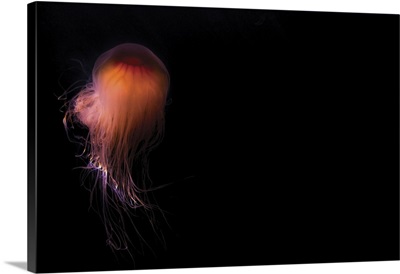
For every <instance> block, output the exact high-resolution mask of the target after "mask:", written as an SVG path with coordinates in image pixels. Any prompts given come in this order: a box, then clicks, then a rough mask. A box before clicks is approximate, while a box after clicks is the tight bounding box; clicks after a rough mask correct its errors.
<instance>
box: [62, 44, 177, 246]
mask: <svg viewBox="0 0 400 274" xmlns="http://www.w3.org/2000/svg"><path fill="white" fill-rule="evenodd" d="M168 89H169V74H168V71H167V69H166V67H165V65H164V64H163V62H162V61H161V60H160V59H159V58H158V57H157V56H156V55H155V54H154V53H153V52H152V51H150V50H149V49H148V48H146V47H144V46H142V45H139V44H132V43H126V44H121V45H118V46H116V47H114V48H112V49H110V50H108V51H106V52H105V53H103V54H102V55H100V56H99V57H98V59H97V60H96V62H95V65H94V68H93V71H92V82H91V83H90V84H88V85H87V86H86V87H85V88H84V89H82V90H81V91H80V92H79V93H78V94H77V95H76V96H75V97H74V98H73V99H72V100H71V102H70V104H69V109H68V110H67V113H66V117H68V119H69V120H70V121H72V123H78V124H82V125H84V126H85V127H86V128H87V129H88V138H87V140H86V143H87V148H86V149H85V151H87V152H86V155H85V156H86V157H87V159H88V167H87V168H88V169H90V170H92V171H94V172H95V173H96V176H97V177H96V181H97V182H96V183H99V184H98V185H99V186H100V190H101V192H102V194H103V195H102V196H103V204H105V205H107V204H112V207H113V208H114V209H115V208H116V209H117V210H118V211H119V209H118V208H120V211H121V212H122V211H126V208H138V207H144V208H146V209H149V208H150V207H151V206H150V205H149V204H148V203H147V202H146V191H147V190H146V184H148V182H149V181H150V180H149V178H148V177H149V176H148V167H147V158H148V154H149V152H150V151H151V150H152V149H153V148H154V147H155V146H156V145H157V144H159V142H160V141H161V138H162V136H163V131H164V108H165V102H166V98H167V93H168ZM107 212H108V211H107V210H105V211H104V212H103V214H104V219H107V218H108V217H109V216H107ZM110 215H113V217H112V218H115V214H110ZM112 222H113V221H110V222H107V220H105V224H106V230H107V233H110V234H112V232H114V233H115V231H120V232H121V233H120V234H121V235H116V236H114V238H118V242H120V243H121V239H122V240H123V239H124V237H125V236H123V227H122V228H120V230H118V229H115V228H114V227H112ZM115 223H121V221H120V220H115ZM109 237H113V235H109ZM122 242H123V241H122Z"/></svg>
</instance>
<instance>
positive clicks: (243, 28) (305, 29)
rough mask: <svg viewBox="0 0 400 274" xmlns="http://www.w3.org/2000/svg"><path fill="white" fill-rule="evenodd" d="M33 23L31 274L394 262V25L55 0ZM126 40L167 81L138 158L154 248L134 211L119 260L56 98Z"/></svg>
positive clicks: (371, 17) (367, 19) (390, 18)
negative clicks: (149, 196)
mask: <svg viewBox="0 0 400 274" xmlns="http://www.w3.org/2000/svg"><path fill="white" fill-rule="evenodd" d="M37 16H38V17H37V24H38V28H37V39H38V40H37V41H38V54H37V60H38V69H37V73H38V74H37V81H38V102H37V107H38V119H37V128H38V188H37V199H38V209H37V210H38V213H37V233H38V234H37V239H38V245H37V256H38V257H37V263H38V264H37V266H38V271H39V272H57V271H62V272H65V271H94V270H114V269H115V270H116V269H133V268H138V269H143V268H178V267H212V266H237V265H259V264H263V265H265V264H288V263H289V264H290V263H323V262H347V261H349V262H350V261H370V260H374V261H376V260H398V259H399V118H398V117H399V107H398V106H399V53H398V51H399V17H398V16H396V15H376V14H350V13H347V14H346V13H319V12H291V11H263V10H244V9H243V10H242V9H207V8H174V7H146V6H125V5H93V4H60V3H38V4H37ZM30 23H32V22H30ZM126 42H130V43H139V44H142V45H145V46H146V47H148V48H150V49H151V50H152V51H153V52H154V53H155V54H156V55H157V56H158V57H159V58H160V59H161V60H162V61H163V62H164V64H165V65H166V67H167V69H168V70H169V73H170V77H171V85H170V93H169V100H168V105H167V106H166V132H165V138H164V140H163V143H162V144H161V145H160V146H159V147H158V148H157V149H156V150H155V151H154V152H153V153H152V154H151V155H150V172H151V178H152V179H153V181H154V182H155V184H156V185H164V184H170V185H169V186H168V187H165V188H163V189H161V190H157V191H155V193H154V195H155V198H156V199H157V201H158V203H159V205H160V207H161V208H163V209H164V210H165V211H167V212H168V213H166V215H165V216H166V219H167V221H168V224H169V225H167V224H166V223H165V222H164V221H163V220H160V223H159V229H160V230H161V231H162V232H163V235H164V237H165V244H166V248H164V247H163V245H162V244H161V243H159V242H158V241H157V240H154V231H152V230H151V229H148V227H146V225H143V224H141V223H140V222H144V220H143V219H140V218H138V220H136V221H137V222H138V224H137V225H138V227H139V229H141V233H142V235H143V237H144V239H145V240H147V241H148V243H149V244H150V245H151V246H152V249H153V250H152V251H151V250H150V249H148V248H146V247H143V250H142V251H141V252H136V251H134V258H135V262H134V263H133V262H132V261H130V260H129V259H127V258H126V256H125V255H126V254H125V255H124V254H122V253H123V252H122V253H119V252H116V254H113V253H112V251H111V250H110V249H109V247H107V246H106V243H105V239H106V238H105V237H106V236H105V232H104V227H103V225H102V223H101V221H100V218H99V217H98V216H97V215H96V213H95V212H94V211H93V210H90V209H89V205H90V203H89V195H90V193H89V192H88V191H87V190H86V189H85V188H84V187H83V186H82V182H81V178H80V177H81V171H80V170H74V168H75V167H77V166H79V165H81V164H82V162H81V161H80V160H79V159H77V158H76V157H75V154H76V153H77V147H76V146H75V145H74V144H72V143H70V142H69V141H68V139H67V137H66V134H65V130H64V127H63V124H62V118H63V115H64V114H63V112H62V111H60V109H61V107H62V104H63V102H62V101H60V100H58V99H57V96H59V95H61V94H62V93H63V92H64V91H65V90H66V89H68V87H69V86H71V85H72V87H77V86H79V85H84V84H85V83H87V82H88V81H90V77H91V68H92V66H93V64H94V62H95V60H96V58H97V57H98V56H99V55H100V54H101V53H103V52H104V51H106V50H108V49H110V48H112V47H114V46H116V45H118V44H120V43H126ZM70 90H71V89H70ZM76 91H78V90H76ZM72 93H73V92H72ZM70 95H71V94H70ZM128 232H129V234H130V235H132V238H133V240H134V242H135V244H136V246H138V247H139V249H141V248H142V246H143V243H142V242H140V241H139V239H138V238H137V237H136V236H135V231H133V230H132V231H128Z"/></svg>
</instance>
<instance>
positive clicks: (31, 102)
mask: <svg viewBox="0 0 400 274" xmlns="http://www.w3.org/2000/svg"><path fill="white" fill-rule="evenodd" d="M27 16H28V20H27V25H28V26H27V29H28V37H27V41H28V45H27V48H28V52H27V54H28V60H27V61H28V71H27V74H28V79H27V80H28V82H27V83H28V84H27V85H28V86H27V96H28V98H27V99H28V102H27V104H28V106H27V107H28V112H27V116H28V117H27V121H28V128H27V132H28V144H27V145H28V178H27V179H28V182H27V183H28V228H27V229H28V235H27V236H28V249H27V250H28V254H27V268H28V271H31V272H36V271H37V210H36V205H37V203H36V202H37V187H36V183H37V123H36V122H37V60H36V53H37V39H36V38H37V20H36V19H37V3H36V2H33V3H29V4H28V5H27Z"/></svg>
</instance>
